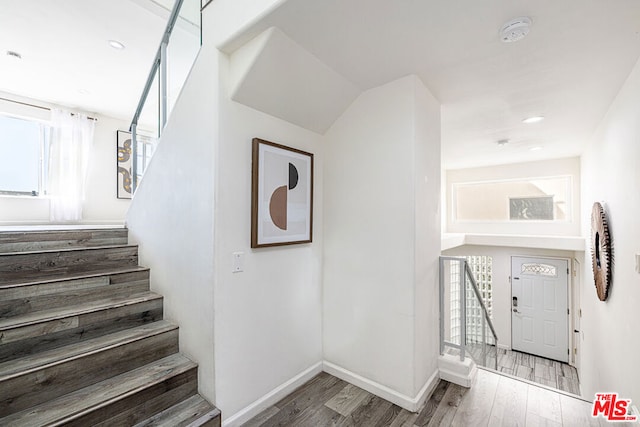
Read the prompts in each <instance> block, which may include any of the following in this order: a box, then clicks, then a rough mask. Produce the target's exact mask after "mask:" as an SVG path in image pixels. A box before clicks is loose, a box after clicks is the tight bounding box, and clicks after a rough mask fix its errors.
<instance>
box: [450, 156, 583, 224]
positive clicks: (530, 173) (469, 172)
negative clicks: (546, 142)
mask: <svg viewBox="0 0 640 427" xmlns="http://www.w3.org/2000/svg"><path fill="white" fill-rule="evenodd" d="M560 175H570V176H571V177H572V189H571V190H572V196H573V197H572V200H571V210H572V213H573V215H572V219H571V220H570V221H531V222H524V221H511V222H509V221H500V222H497V221H495V222H489V221H484V222H479V221H478V222H472V221H456V220H455V219H454V218H453V212H452V206H453V202H452V196H451V195H452V186H453V185H454V184H457V183H463V182H464V183H467V182H478V181H501V180H510V179H520V178H532V177H540V176H560ZM579 212H580V159H579V158H577V157H572V158H566V159H552V160H544V161H539V162H529V163H514V164H510V165H500V166H491V167H482V168H471V169H455V170H448V171H447V183H446V205H445V208H444V209H443V213H444V215H446V224H447V228H446V231H447V232H448V233H488V234H524V235H555V236H579V235H580V233H581V230H580V214H579Z"/></svg>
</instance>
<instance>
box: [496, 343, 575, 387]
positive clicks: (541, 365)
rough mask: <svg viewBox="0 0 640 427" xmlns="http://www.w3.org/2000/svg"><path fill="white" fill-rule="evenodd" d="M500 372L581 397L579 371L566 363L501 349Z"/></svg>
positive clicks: (499, 357)
mask: <svg viewBox="0 0 640 427" xmlns="http://www.w3.org/2000/svg"><path fill="white" fill-rule="evenodd" d="M498 371H500V372H504V373H505V374H509V375H515V376H516V377H519V378H523V379H525V380H529V381H533V382H536V383H538V384H542V385H546V386H548V387H553V388H557V389H558V390H562V391H566V392H567V393H573V394H577V395H580V381H579V380H578V371H576V368H574V367H573V366H571V365H568V364H566V363H561V362H558V361H555V360H549V359H545V358H543V357H538V356H534V355H532V354H527V353H521V352H519V351H513V350H505V349H502V348H499V349H498Z"/></svg>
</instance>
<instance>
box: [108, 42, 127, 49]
mask: <svg viewBox="0 0 640 427" xmlns="http://www.w3.org/2000/svg"><path fill="white" fill-rule="evenodd" d="M109 46H111V47H112V48H114V49H118V50H122V49H124V45H123V44H122V43H120V42H119V41H118V40H109Z"/></svg>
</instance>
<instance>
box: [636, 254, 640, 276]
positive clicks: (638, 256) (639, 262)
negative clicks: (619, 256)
mask: <svg viewBox="0 0 640 427" xmlns="http://www.w3.org/2000/svg"><path fill="white" fill-rule="evenodd" d="M636 273H639V274H640V254H636Z"/></svg>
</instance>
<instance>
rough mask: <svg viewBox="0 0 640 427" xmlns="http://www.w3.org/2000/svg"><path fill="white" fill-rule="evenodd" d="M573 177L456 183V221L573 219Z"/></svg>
mask: <svg viewBox="0 0 640 427" xmlns="http://www.w3.org/2000/svg"><path fill="white" fill-rule="evenodd" d="M571 184H572V182H571V176H558V177H537V178H528V179H526V178H525V179H514V180H504V181H481V182H464V183H458V184H454V185H453V189H452V191H453V194H452V196H453V197H452V201H453V219H454V220H455V221H467V222H469V221H483V222H494V221H497V222H500V221H570V220H571Z"/></svg>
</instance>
